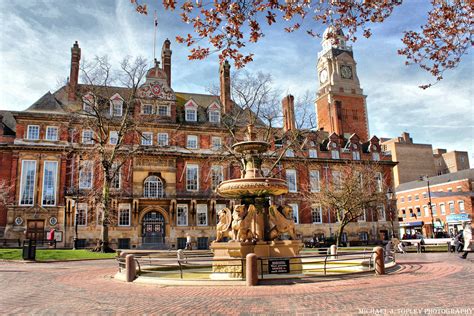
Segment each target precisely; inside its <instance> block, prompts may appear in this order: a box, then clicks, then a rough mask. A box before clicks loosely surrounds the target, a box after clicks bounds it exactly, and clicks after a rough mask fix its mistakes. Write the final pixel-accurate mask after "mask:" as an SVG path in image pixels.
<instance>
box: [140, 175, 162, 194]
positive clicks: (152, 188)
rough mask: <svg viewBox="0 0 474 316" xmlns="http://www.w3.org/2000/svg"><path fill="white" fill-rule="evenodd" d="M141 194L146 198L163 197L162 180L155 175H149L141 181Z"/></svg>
mask: <svg viewBox="0 0 474 316" xmlns="http://www.w3.org/2000/svg"><path fill="white" fill-rule="evenodd" d="M143 186H144V191H143V196H144V197H146V198H161V197H163V181H161V179H160V178H158V177H157V176H149V177H148V178H146V179H145V182H144V183H143Z"/></svg>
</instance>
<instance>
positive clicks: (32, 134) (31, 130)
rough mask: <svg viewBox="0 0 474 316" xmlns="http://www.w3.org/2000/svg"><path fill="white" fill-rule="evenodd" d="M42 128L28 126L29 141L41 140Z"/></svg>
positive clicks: (27, 136)
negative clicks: (40, 132)
mask: <svg viewBox="0 0 474 316" xmlns="http://www.w3.org/2000/svg"><path fill="white" fill-rule="evenodd" d="M39 131H40V127H39V126H38V125H28V133H27V135H26V138H27V139H30V140H37V139H39Z"/></svg>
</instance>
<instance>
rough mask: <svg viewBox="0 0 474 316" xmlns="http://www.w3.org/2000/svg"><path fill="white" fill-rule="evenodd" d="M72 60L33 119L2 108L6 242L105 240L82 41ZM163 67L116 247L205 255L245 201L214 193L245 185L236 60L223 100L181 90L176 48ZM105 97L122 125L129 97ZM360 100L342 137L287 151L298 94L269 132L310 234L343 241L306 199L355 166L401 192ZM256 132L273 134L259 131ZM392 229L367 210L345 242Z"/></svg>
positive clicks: (149, 95)
mask: <svg viewBox="0 0 474 316" xmlns="http://www.w3.org/2000/svg"><path fill="white" fill-rule="evenodd" d="M71 52H72V56H71V69H70V79H69V83H68V85H66V86H64V87H62V88H60V89H59V90H58V91H56V92H54V93H50V92H48V93H46V94H45V95H44V96H43V97H41V98H40V99H39V100H38V101H37V102H35V103H34V104H33V105H31V106H30V107H29V108H28V109H26V110H25V111H18V112H1V113H2V122H3V123H2V124H3V125H2V127H3V130H2V135H0V161H1V173H0V179H1V180H3V181H5V182H6V183H7V185H9V186H10V187H11V191H10V194H9V197H8V203H7V204H6V205H4V206H2V208H0V226H2V227H3V228H2V229H1V230H2V231H3V232H4V236H5V237H6V238H20V239H24V238H36V239H41V238H44V234H45V232H46V231H49V230H50V229H56V237H57V239H58V241H59V242H60V245H64V246H71V243H72V238H73V236H74V230H75V229H77V232H78V233H77V235H78V238H79V240H80V241H81V243H82V244H84V245H94V243H95V241H96V240H97V239H98V238H99V237H100V221H99V218H100V216H99V215H100V209H99V208H98V207H97V205H94V204H91V202H90V201H89V200H88V192H89V191H91V190H93V189H94V188H97V187H100V183H101V181H102V180H101V178H102V174H101V172H100V171H98V170H96V168H95V167H96V165H97V162H95V161H85V160H84V159H83V155H84V153H87V152H88V151H91V150H95V147H94V142H93V141H91V139H92V135H94V133H96V131H94V130H93V129H88V128H85V127H84V126H83V124H81V121H80V120H78V119H77V118H76V116H75V114H77V113H78V112H81V111H84V107H87V102H88V101H87V93H86V92H87V89H88V88H90V87H87V86H85V85H83V84H79V80H78V71H79V64H80V58H81V50H80V48H79V45H78V43H77V42H76V43H75V44H74V45H73V47H72V50H71ZM351 56H352V53H351ZM161 64H162V66H159V64H158V63H155V65H154V66H153V67H151V68H150V70H149V71H148V73H147V76H146V81H145V82H144V83H143V84H142V85H141V86H140V88H139V91H138V95H139V96H140V98H141V99H140V100H139V101H140V102H138V103H137V104H136V105H134V111H133V113H134V114H133V115H135V117H136V118H137V120H138V119H139V118H141V117H144V116H146V117H148V118H152V119H151V120H148V122H147V123H143V126H142V129H141V131H142V135H146V137H143V138H142V140H141V141H140V140H137V139H133V138H130V139H127V140H126V142H127V144H128V145H130V146H141V147H142V149H143V150H142V153H141V154H140V155H139V156H133V157H130V158H129V159H128V161H127V163H125V164H124V165H123V167H122V168H121V169H120V172H119V175H118V178H115V179H116V182H114V183H115V184H114V185H115V190H113V192H112V198H113V201H112V211H113V213H114V214H115V218H116V221H115V222H113V223H112V224H111V225H110V228H109V236H110V239H111V243H112V246H115V247H121V248H126V247H148V246H149V247H173V248H176V247H182V246H183V245H184V243H185V241H186V236H187V235H190V236H191V237H192V239H193V242H194V243H195V245H196V246H197V247H198V248H206V247H207V246H208V243H209V241H210V240H212V239H213V238H215V225H216V214H217V212H218V210H220V209H222V208H224V207H232V206H233V205H235V204H236V203H238V202H239V201H234V200H226V199H223V198H221V197H219V196H218V195H217V194H216V193H215V191H214V189H215V187H216V186H217V184H218V183H219V182H220V181H222V180H225V179H231V178H238V177H240V167H239V164H238V163H236V162H234V161H232V160H229V159H223V157H224V158H225V154H224V153H223V147H224V146H223V144H229V145H231V144H230V143H229V142H230V141H231V138H230V137H229V131H228V129H227V128H226V127H224V126H223V124H222V120H223V118H225V117H226V116H233V115H235V113H237V112H239V111H241V110H242V109H241V108H240V107H239V106H238V105H236V104H234V103H233V102H232V100H231V94H230V92H231V90H230V88H231V84H232V83H231V81H230V80H231V79H230V78H231V77H230V65H229V64H228V63H227V62H226V63H224V64H222V65H221V67H220V69H219V76H220V83H221V93H220V97H217V96H213V95H203V94H194V93H184V92H175V91H173V89H172V81H171V69H172V67H171V49H170V43H169V41H165V43H164V45H163V49H162V62H161ZM354 71H355V68H354ZM346 75H347V74H346ZM354 76H355V73H354ZM354 78H355V77H354ZM326 87H327V86H326ZM78 91H82V92H84V97H83V98H82V100H81V99H78V98H77V97H76V95H77V92H78ZM357 91H358V92H360V91H359V90H357ZM349 92H350V91H349ZM107 93H108V95H107V97H108V98H109V99H110V104H111V105H110V106H111V109H110V113H111V114H110V115H112V116H118V117H120V116H121V115H122V110H121V109H122V107H121V106H122V105H123V100H125V99H126V96H127V95H128V94H129V93H130V91H129V90H127V89H126V88H123V87H110V89H108V92H107ZM349 94H351V92H350V93H349ZM351 96H352V94H351ZM340 97H341V98H342V97H346V96H343V95H341V96H340ZM354 98H356V99H361V103H360V104H359V103H357V102H355V103H354V104H356V103H357V104H359V105H358V106H357V107H358V111H359V110H360V111H361V112H360V113H359V114H358V115H359V116H360V120H361V122H362V123H361V125H358V124H355V125H344V126H345V127H344V128H342V129H338V131H340V132H341V134H340V135H338V134H337V133H334V132H332V133H328V132H327V131H326V130H324V131H304V133H301V135H304V137H299V138H298V143H297V144H296V145H294V146H293V147H292V148H288V150H287V149H286V148H284V147H285V146H283V145H284V144H285V143H286V141H287V138H288V135H289V134H291V133H292V132H294V131H295V130H296V127H295V126H296V124H295V122H294V120H295V117H294V108H293V107H294V105H293V97H292V96H287V97H285V98H284V99H283V101H282V106H283V113H284V128H277V129H275V128H272V129H271V131H272V133H273V134H272V135H273V136H272V139H271V145H272V147H271V150H273V151H274V152H276V153H281V152H282V151H284V150H286V153H285V155H284V157H283V159H282V160H281V163H280V164H279V167H278V168H277V169H275V170H273V171H272V173H271V174H270V175H271V176H275V177H283V178H285V179H287V181H288V183H289V189H290V193H289V194H287V195H285V196H284V197H281V198H278V203H287V204H289V205H291V206H292V207H293V211H294V218H295V221H296V222H297V223H298V225H297V230H298V233H299V234H300V235H301V236H302V237H303V238H310V237H311V236H313V234H318V235H320V236H321V235H324V236H325V237H330V236H332V235H334V232H335V231H336V230H335V226H336V223H335V218H334V216H331V212H330V211H329V210H322V209H321V207H319V206H318V205H317V201H308V199H307V198H305V194H304V193H305V192H308V191H313V192H318V191H319V189H320V184H321V183H323V182H327V181H329V180H330V179H331V177H332V174H333V172H334V171H337V169H338V168H340V167H341V166H343V165H344V164H345V162H347V161H352V160H355V161H370V162H371V163H374V164H377V165H380V166H381V167H382V170H383V172H382V174H380V179H381V181H382V179H383V181H384V183H385V185H387V186H389V187H390V186H391V183H392V180H391V170H392V168H393V166H394V163H393V162H392V161H391V157H390V156H386V155H383V154H382V153H381V149H380V142H379V139H378V138H377V137H375V136H373V137H371V138H370V139H369V137H368V135H369V134H368V133H369V132H368V125H367V124H366V121H367V113H366V111H365V103H364V102H365V101H364V100H365V99H364V97H363V96H362V95H359V94H358V95H357V97H355V96H354ZM354 100H355V99H354ZM318 106H319V103H318ZM342 108H343V109H344V108H345V105H344V104H343V105H342ZM364 111H365V112H364ZM318 113H319V110H318ZM256 128H257V130H258V129H263V128H267V127H266V126H263V124H259V126H257V127H256ZM350 128H354V129H353V130H352V131H351V130H350ZM244 130H245V126H244V124H242V125H241V126H240V127H239V128H237V138H236V139H237V140H239V139H240V140H242V139H244ZM354 132H355V133H354ZM359 132H360V133H361V137H359V136H358V133H359ZM112 133H113V131H110V141H112V139H113V137H114V136H113V134H112ZM258 137H259V135H257V138H258ZM270 163H271V161H269V162H268V163H267V164H266V165H264V168H269V167H270ZM383 210H384V209H383ZM391 230H392V228H391V227H390V225H389V223H388V221H387V217H386V214H385V211H383V212H382V213H380V212H377V210H375V209H374V210H368V212H367V214H366V216H365V218H364V219H363V220H361V221H359V222H357V223H351V224H350V225H349V226H348V228H347V230H346V234H347V235H346V236H344V238H345V239H346V240H359V239H363V240H367V239H370V240H377V239H380V238H387V237H388V236H389V235H390V234H391Z"/></svg>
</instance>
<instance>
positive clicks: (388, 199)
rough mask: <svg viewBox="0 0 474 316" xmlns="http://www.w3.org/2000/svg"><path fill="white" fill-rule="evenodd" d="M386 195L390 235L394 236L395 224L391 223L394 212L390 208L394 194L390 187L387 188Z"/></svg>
mask: <svg viewBox="0 0 474 316" xmlns="http://www.w3.org/2000/svg"><path fill="white" fill-rule="evenodd" d="M386 196H387V201H388V203H387V204H388V214H389V216H390V224H391V225H392V237H396V236H395V226H394V225H393V221H394V219H395V218H394V217H395V214H396V213H395V211H394V210H393V208H392V205H393V201H394V200H395V194H394V193H393V191H392V189H391V188H388V190H387V194H386Z"/></svg>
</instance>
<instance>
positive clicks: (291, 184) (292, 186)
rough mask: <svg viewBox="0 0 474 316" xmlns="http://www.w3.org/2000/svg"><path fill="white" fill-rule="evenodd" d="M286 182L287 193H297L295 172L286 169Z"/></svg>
mask: <svg viewBox="0 0 474 316" xmlns="http://www.w3.org/2000/svg"><path fill="white" fill-rule="evenodd" d="M286 182H288V191H289V192H297V191H298V187H297V185H296V170H294V169H288V170H286Z"/></svg>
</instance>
